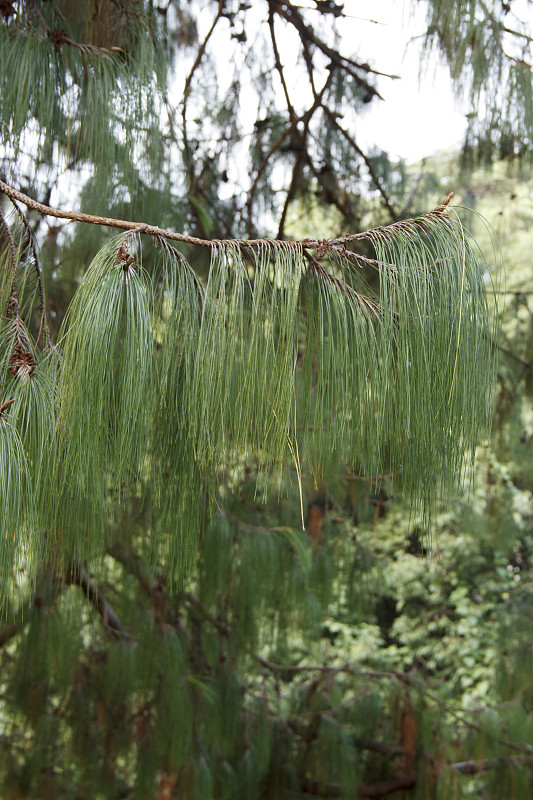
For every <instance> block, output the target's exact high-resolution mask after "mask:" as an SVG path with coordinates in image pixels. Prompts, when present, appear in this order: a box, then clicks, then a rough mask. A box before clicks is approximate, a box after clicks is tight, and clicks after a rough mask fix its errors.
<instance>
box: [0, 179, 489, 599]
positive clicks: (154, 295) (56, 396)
mask: <svg viewBox="0 0 533 800" xmlns="http://www.w3.org/2000/svg"><path fill="white" fill-rule="evenodd" d="M3 188H4V191H5V192H6V193H7V194H9V195H10V196H12V197H13V198H15V197H18V198H19V199H20V195H19V194H18V193H16V192H14V190H12V189H10V188H9V187H7V186H6V185H5V184H3ZM25 201H26V202H28V203H29V204H33V201H31V200H30V199H29V198H25ZM34 205H36V206H37V207H39V204H34ZM39 210H41V211H43V210H44V211H45V213H54V214H55V215H56V216H57V215H59V216H61V215H68V216H70V217H75V216H76V215H75V214H73V213H68V214H66V212H58V211H56V210H53V209H48V210H46V209H45V208H44V207H39ZM84 219H85V220H86V221H88V222H91V221H94V219H93V218H89V217H87V216H85V217H84ZM100 221H101V220H100ZM106 222H107V223H109V224H115V225H117V226H120V227H123V228H128V227H129V228H130V229H131V230H126V232H124V233H122V234H120V235H119V236H118V237H115V238H114V239H111V240H110V241H108V242H107V243H106V244H105V245H104V246H103V248H102V249H101V250H100V251H99V253H97V255H96V256H95V258H94V260H93V262H92V264H91V265H90V266H89V268H88V269H87V272H86V274H85V276H84V278H83V280H82V282H81V284H80V286H79V288H78V290H77V292H76V293H75V295H74V297H73V300H72V302H71V305H70V307H69V309H68V312H67V314H66V316H65V318H64V320H63V324H62V327H61V330H60V332H59V337H58V342H57V345H56V347H55V348H54V351H53V354H51V353H50V352H49V348H48V345H46V346H44V352H41V350H43V345H41V346H39V345H38V344H37V342H34V341H33V339H32V337H31V334H30V332H29V329H30V326H31V318H32V304H31V303H30V304H29V306H28V308H27V322H25V321H24V320H23V318H22V317H21V316H20V314H19V305H20V304H19V295H20V296H21V297H22V294H21V291H18V292H17V287H18V286H19V285H20V286H22V284H21V281H19V280H17V281H14V280H13V272H12V269H11V270H9V269H4V272H3V275H4V280H5V281H6V282H7V285H8V288H9V287H11V289H9V291H8V290H7V289H3V292H4V296H7V297H8V300H7V309H6V311H8V314H7V321H6V322H5V323H4V327H3V332H4V333H3V336H4V343H3V350H2V364H3V372H4V376H3V387H4V388H3V401H4V402H6V401H7V402H9V401H10V400H13V401H14V405H13V411H14V412H15V414H16V418H15V419H14V422H13V424H14V426H15V428H14V429H13V430H12V428H11V426H7V425H6V426H4V427H6V431H9V434H7V433H6V436H7V435H9V436H11V438H10V439H9V442H10V443H9V444H7V443H6V445H5V453H6V454H5V456H4V458H5V459H6V463H7V462H9V463H10V464H11V466H10V467H9V470H10V472H9V474H10V475H12V476H14V477H13V478H12V479H10V480H9V481H8V482H7V483H6V485H5V487H4V491H5V492H6V493H7V494H6V505H5V508H6V509H11V510H10V511H9V513H8V511H7V510H6V511H5V512H4V514H3V516H2V526H3V527H2V533H1V536H2V541H3V542H12V538H10V536H11V535H12V533H13V529H14V528H18V527H20V526H22V525H23V524H25V523H24V522H23V519H24V508H25V505H26V503H25V495H24V494H23V493H24V481H23V480H22V477H20V476H22V475H23V473H24V470H25V469H26V467H24V469H23V467H22V466H21V465H22V464H26V462H27V464H28V468H29V469H30V470H31V476H32V478H31V485H32V490H33V496H34V499H35V500H37V501H38V502H37V503H36V508H37V510H38V512H39V515H40V519H38V521H37V523H36V525H37V527H36V530H37V531H39V530H41V531H43V534H42V535H41V536H40V537H39V536H38V539H39V541H40V547H41V548H42V552H41V551H40V557H42V558H44V559H45V560H49V559H53V560H54V562H55V563H56V564H59V565H63V567H62V568H63V569H66V568H67V566H68V565H69V564H70V562H71V560H72V559H83V558H85V557H87V556H88V555H90V554H93V553H97V552H99V551H100V550H101V546H102V543H103V542H105V540H106V530H107V529H108V528H109V525H110V524H111V523H112V522H113V521H114V520H115V517H116V514H117V510H118V508H119V506H120V503H121V502H124V499H125V498H126V497H138V498H139V499H140V500H141V502H142V503H143V504H144V506H145V508H149V509H150V525H149V529H148V531H147V536H148V539H149V541H150V548H151V550H152V557H153V558H163V559H164V561H165V563H166V564H167V570H168V574H169V576H170V579H171V580H174V581H179V580H181V579H182V577H183V574H184V570H186V569H187V568H188V567H189V566H190V565H191V564H192V563H193V561H194V558H195V552H196V543H197V540H198V536H199V532H200V529H201V523H202V520H203V518H204V515H205V513H206V512H208V510H209V508H210V506H211V505H212V503H213V502H216V501H217V485H218V484H219V483H220V481H221V476H222V475H224V473H225V471H226V470H227V468H228V467H229V466H230V465H231V463H232V462H233V461H234V460H235V459H236V458H238V457H239V456H240V455H245V457H246V460H247V461H248V462H249V463H251V464H254V465H255V468H256V469H257V471H258V475H259V476H260V475H261V474H262V473H264V472H265V471H266V472H270V471H271V470H273V469H274V470H281V469H284V468H287V467H289V468H293V469H294V471H295V474H296V478H297V486H296V487H295V491H296V492H299V494H300V496H301V492H302V489H301V486H302V473H305V474H307V472H308V470H309V469H311V472H312V473H314V475H315V479H317V478H319V477H320V475H321V473H322V470H323V468H324V465H325V463H327V462H328V460H329V459H330V458H331V457H335V458H336V459H337V460H338V461H339V462H342V463H344V464H345V465H346V466H347V467H348V468H349V469H352V470H358V471H359V472H360V473H362V474H365V475H367V476H368V477H370V478H371V477H374V476H379V475H381V476H384V475H385V476H388V477H389V479H390V481H391V483H392V485H394V486H397V487H398V488H399V489H401V490H402V491H403V492H404V493H405V495H406V496H407V497H408V498H409V499H410V501H411V502H412V503H413V504H414V505H415V506H417V507H419V508H420V509H421V510H422V511H424V512H425V513H428V512H429V510H430V507H431V504H432V502H434V500H435V499H437V498H439V497H442V496H447V495H448V494H449V493H450V492H451V491H453V490H454V489H456V488H457V487H458V486H459V485H460V483H461V478H462V473H463V460H464V455H465V453H470V454H473V450H474V447H475V446H476V443H477V442H478V441H479V438H480V436H482V435H483V432H484V431H485V430H486V429H487V425H488V419H489V413H490V392H491V385H492V379H493V368H494V359H493V355H492V349H491V341H492V339H491V337H492V333H491V327H492V325H493V324H494V323H493V322H492V321H491V318H490V314H489V309H488V305H487V300H486V295H485V284H484V279H485V273H484V271H483V268H482V265H480V263H479V260H478V257H477V255H476V253H475V251H474V249H473V247H472V245H471V243H470V242H469V240H468V237H467V235H466V233H465V231H464V229H463V227H462V225H461V223H460V221H459V219H458V217H457V216H456V214H455V212H454V211H450V210H448V208H447V205H445V204H444V205H442V206H440V207H439V208H438V209H436V210H435V211H433V212H431V213H429V214H427V215H426V216H424V217H420V218H417V219H413V220H409V221H406V222H400V223H395V224H393V225H390V226H388V227H385V228H377V229H375V230H370V231H367V232H365V233H361V234H356V235H352V236H346V237H343V238H342V239H336V240H335V239H334V240H331V241H323V242H318V241H311V240H304V241H301V242H280V241H270V240H257V241H238V240H232V241H227V242H224V241H216V242H205V241H202V240H194V239H193V240H192V241H193V242H195V243H198V244H202V245H209V246H210V247H211V265H210V269H209V272H208V276H207V279H206V281H205V283H203V282H201V281H200V280H199V279H198V278H197V277H196V275H195V273H194V272H193V270H192V268H191V267H190V265H189V264H188V263H187V261H186V260H185V258H184V256H183V255H181V253H179V252H178V251H176V250H175V249H174V248H172V247H171V246H170V244H169V243H168V239H172V238H174V239H179V240H184V239H185V240H187V239H188V238H189V237H186V236H183V235H180V234H173V233H171V232H169V231H160V230H159V229H156V228H151V227H149V226H146V225H140V226H137V229H138V230H137V231H136V230H135V227H136V226H135V225H134V223H125V222H121V221H113V220H107V221H106ZM140 232H143V233H148V234H151V235H152V236H154V237H155V243H156V245H158V247H157V248H156V250H155V251H154V255H153V257H152V261H153V264H152V266H151V276H150V275H149V273H148V272H145V270H144V269H143V267H142V250H141V244H140ZM165 237H166V238H165ZM362 243H367V244H370V245H371V246H372V248H373V250H374V257H373V258H369V257H368V256H366V255H365V256H363V255H362V254H361V245H362ZM348 248H350V249H348ZM311 251H313V252H315V255H313V254H312V252H311ZM28 253H33V251H32V250H28V248H23V247H22V246H20V247H18V248H17V247H15V245H14V247H13V249H12V252H11V256H12V259H11V260H12V261H14V262H15V263H16V271H17V275H18V274H19V273H20V274H25V272H27V265H26V264H25V258H26V257H27V254H28ZM25 254H26V255H25ZM32 257H33V256H32ZM10 263H11V262H10ZM363 266H365V267H366V268H369V267H370V268H371V269H372V271H374V272H375V273H376V274H377V283H376V285H377V289H375V290H374V291H371V290H370V288H369V284H368V282H367V279H365V277H364V276H365V274H366V273H365V271H364V270H363V269H362V267H363ZM31 297H32V298H33V301H34V303H36V302H37V300H36V298H35V295H34V294H32V295H31ZM15 301H16V302H15ZM39 302H40V305H41V306H42V305H43V304H44V292H43V291H42V286H41V296H40V300H39ZM9 314H11V317H13V318H12V319H11V320H10V319H9ZM42 326H43V321H42V320H41V322H40V327H42ZM16 431H18V434H17V433H16ZM19 437H20V438H19ZM6 442H7V439H6ZM45 453H46V457H45ZM10 454H11V455H10ZM16 476H19V478H20V479H19V478H17V477H16ZM264 485H265V484H264V483H263V486H264ZM298 487H299V488H298ZM30 505H32V504H30ZM32 513H33V505H32ZM19 517H20V519H19ZM302 518H303V509H302ZM44 531H46V533H44ZM50 531H52V532H53V533H52V534H50ZM6 546H7V545H6ZM9 546H10V547H11V550H10V551H9V553H10V555H9V554H8V555H6V556H5V559H8V560H9V559H11V560H12V559H13V558H15V557H18V555H17V553H16V548H15V549H13V546H12V545H11V544H10V545H9ZM5 559H4V560H5ZM32 563H37V559H35V558H34V559H32ZM3 591H4V593H5V591H6V590H5V589H4V590H3Z"/></svg>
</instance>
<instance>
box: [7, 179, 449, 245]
mask: <svg viewBox="0 0 533 800" xmlns="http://www.w3.org/2000/svg"><path fill="white" fill-rule="evenodd" d="M0 192H3V193H4V194H5V195H6V196H7V197H9V198H11V200H17V201H18V202H20V203H23V204H24V205H25V206H27V207H28V208H31V209H33V210H34V211H37V212H38V213H39V214H43V215H44V216H47V217H56V218H57V219H68V220H71V221H72V222H87V223H89V224H90V225H107V226H109V227H111V228H119V229H120V230H123V231H133V232H135V233H145V234H147V235H148V236H158V237H162V238H164V239H171V240H173V241H176V242H185V243H187V244H192V245H199V246H200V247H220V245H222V244H230V245H235V246H236V247H246V246H248V247H249V246H255V245H263V244H266V245H268V244H282V245H285V246H292V247H301V248H305V247H308V248H311V249H315V250H316V249H319V248H320V251H321V253H322V254H323V253H325V251H326V250H327V249H328V248H331V249H338V248H339V247H341V248H343V247H344V246H345V245H346V244H348V243H349V242H355V241H361V240H363V239H367V238H369V235H370V234H372V235H373V236H375V235H376V234H379V232H380V231H382V230H383V231H389V232H390V231H391V230H394V229H395V228H397V229H398V230H399V231H400V230H402V228H404V227H405V226H409V225H420V224H421V221H422V220H424V219H427V218H430V217H434V218H439V217H441V218H442V217H444V215H447V205H448V203H449V202H450V200H451V198H452V195H453V193H450V194H449V195H448V197H446V198H445V200H443V202H442V203H441V205H440V206H437V207H436V208H434V209H433V211H430V212H429V213H428V214H427V215H425V217H419V218H417V219H412V220H405V221H403V222H398V223H393V224H392V225H389V226H387V227H385V228H373V229H371V230H368V231H363V232H361V233H349V234H346V235H344V236H339V237H337V238H334V239H311V238H307V239H298V240H279V239H266V238H263V239H200V238H199V237H198V236H189V235H188V234H185V233H176V232H175V231H170V230H167V229H165V228H159V227H157V225H149V224H148V223H146V222H134V221H132V220H124V219H113V218H112V217H100V216H96V215H94V214H85V213H83V212H81V211H61V210H60V209H58V208H52V207H51V206H46V205H44V204H43V203H39V202H38V201H37V200H33V198H31V197H28V195H26V194H23V193H22V192H19V191H18V190H17V189H14V188H13V187H12V186H9V185H8V184H7V183H4V182H3V181H2V180H0Z"/></svg>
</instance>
